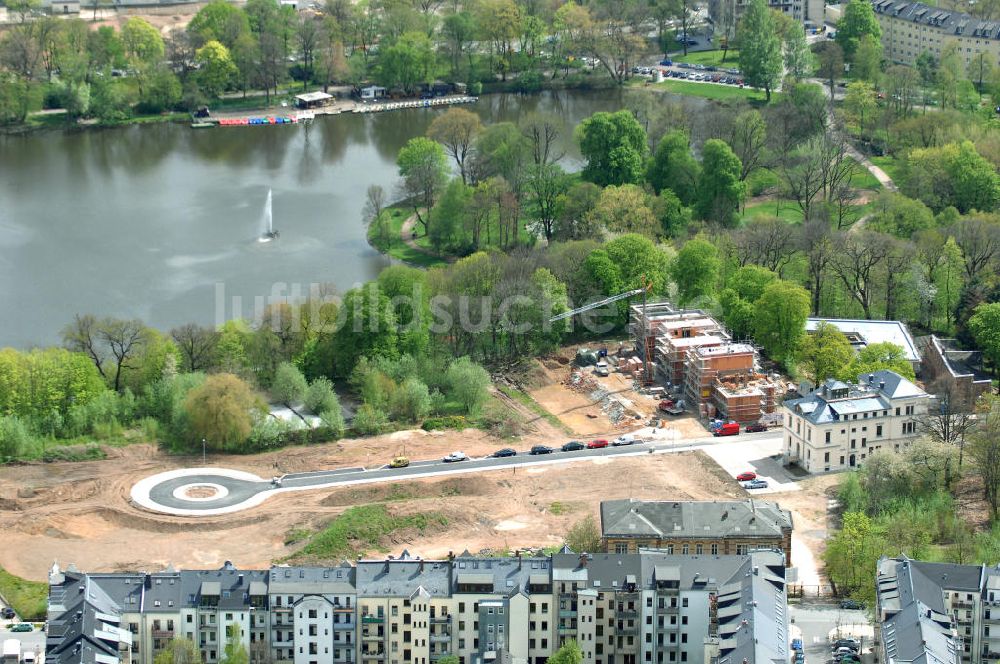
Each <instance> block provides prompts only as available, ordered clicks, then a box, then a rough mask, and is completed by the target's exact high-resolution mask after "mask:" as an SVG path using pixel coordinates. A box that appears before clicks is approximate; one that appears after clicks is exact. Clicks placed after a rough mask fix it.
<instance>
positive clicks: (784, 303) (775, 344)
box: [753, 280, 809, 362]
mask: <svg viewBox="0 0 1000 664" xmlns="http://www.w3.org/2000/svg"><path fill="white" fill-rule="evenodd" d="M808 317H809V291H807V290H806V289H805V288H802V287H801V286H799V285H798V284H793V283H791V282H788V281H781V280H778V281H774V282H771V283H770V284H768V285H767V287H766V288H764V292H763V293H761V296H760V298H759V299H758V300H757V301H756V302H754V315H753V329H754V338H755V339H756V340H757V343H759V344H760V345H761V346H763V347H764V350H765V351H766V352H767V354H768V355H769V356H770V357H771V358H772V359H774V360H778V361H781V362H787V361H788V360H790V359H791V357H792V355H793V354H794V353H795V351H796V350H798V348H799V344H800V343H801V341H802V337H803V336H804V335H805V332H806V318H808Z"/></svg>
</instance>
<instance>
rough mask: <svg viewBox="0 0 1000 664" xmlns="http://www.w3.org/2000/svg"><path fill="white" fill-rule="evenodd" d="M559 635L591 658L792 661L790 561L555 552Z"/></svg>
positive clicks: (603, 662) (606, 662) (766, 555)
mask: <svg viewBox="0 0 1000 664" xmlns="http://www.w3.org/2000/svg"><path fill="white" fill-rule="evenodd" d="M552 565H553V571H552V579H553V584H554V588H555V591H556V593H557V597H558V599H559V625H558V632H559V644H560V645H561V644H562V643H565V642H566V641H567V640H570V639H573V640H576V642H577V643H578V644H579V645H580V648H581V649H582V650H583V656H584V661H585V662H588V663H590V664H634V663H638V662H656V663H657V664H662V663H669V662H704V663H705V664H710V663H711V664H719V663H722V662H748V663H749V662H762V661H769V662H780V661H788V659H789V656H790V653H789V650H788V648H789V646H788V643H789V639H788V618H787V610H786V605H785V600H786V595H785V561H784V556H783V555H782V553H781V552H780V551H759V552H754V553H752V554H750V555H749V556H676V555H669V554H666V553H663V552H662V551H653V550H643V551H641V552H640V553H637V554H606V553H596V554H580V555H577V554H574V553H572V552H567V553H560V554H556V555H554V556H553V558H552Z"/></svg>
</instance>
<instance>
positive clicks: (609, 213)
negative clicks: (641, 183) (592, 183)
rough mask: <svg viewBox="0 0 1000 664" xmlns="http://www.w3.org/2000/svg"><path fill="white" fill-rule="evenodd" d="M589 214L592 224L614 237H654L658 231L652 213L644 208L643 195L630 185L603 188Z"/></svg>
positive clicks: (636, 187)
mask: <svg viewBox="0 0 1000 664" xmlns="http://www.w3.org/2000/svg"><path fill="white" fill-rule="evenodd" d="M589 214H590V218H591V221H592V223H594V224H599V225H600V226H602V227H604V228H606V229H607V230H608V231H610V232H611V233H614V234H618V233H639V234H640V235H646V236H649V237H655V236H656V233H657V231H658V230H659V228H658V227H659V223H658V221H657V219H656V217H655V216H654V215H653V211H652V210H650V209H649V208H648V207H647V206H646V194H645V192H643V190H642V189H640V188H639V187H638V186H636V185H634V184H623V185H621V186H620V187H616V186H614V185H610V186H607V187H605V188H604V189H603V190H602V191H601V197H600V198H599V199H598V200H597V205H595V206H594V209H593V210H591V211H590V213H589Z"/></svg>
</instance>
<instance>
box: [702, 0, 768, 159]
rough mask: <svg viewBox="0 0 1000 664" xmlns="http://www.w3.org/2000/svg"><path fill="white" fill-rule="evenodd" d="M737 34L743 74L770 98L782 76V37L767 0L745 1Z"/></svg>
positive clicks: (751, 83)
mask: <svg viewBox="0 0 1000 664" xmlns="http://www.w3.org/2000/svg"><path fill="white" fill-rule="evenodd" d="M736 38H737V40H738V41H739V44H740V71H742V72H743V78H744V79H745V80H746V82H747V83H748V84H749V85H752V86H753V87H755V88H764V94H765V96H766V97H767V101H771V90H772V89H774V88H775V87H777V85H778V82H779V81H780V80H781V69H782V65H783V63H782V60H781V41H780V40H779V39H778V34H777V32H776V31H775V26H774V18H773V17H772V16H771V11H770V9H768V7H767V2H766V0H750V2H748V3H747V4H746V8H745V9H744V10H743V18H742V19H741V20H740V25H739V30H738V31H737V36H736ZM706 170H707V167H706Z"/></svg>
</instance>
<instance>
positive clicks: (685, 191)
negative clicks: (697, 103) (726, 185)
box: [646, 129, 701, 205]
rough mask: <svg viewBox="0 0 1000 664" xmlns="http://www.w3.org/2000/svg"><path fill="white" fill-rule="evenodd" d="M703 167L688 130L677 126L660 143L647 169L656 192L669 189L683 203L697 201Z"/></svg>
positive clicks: (687, 203)
mask: <svg viewBox="0 0 1000 664" xmlns="http://www.w3.org/2000/svg"><path fill="white" fill-rule="evenodd" d="M700 174H701V168H700V166H699V165H698V162H697V161H695V158H694V155H693V154H691V142H690V140H689V139H688V135H687V133H686V132H684V131H682V130H679V129H675V130H673V131H670V132H667V133H666V134H665V135H664V136H663V138H661V139H660V142H659V143H657V145H656V151H655V152H654V153H653V158H652V160H650V162H649V167H648V168H647V169H646V181H647V182H649V184H650V185H652V187H653V191H655V192H656V193H658V194H659V193H661V192H662V191H663V190H664V189H669V190H671V191H673V192H674V194H676V195H677V198H678V199H680V201H681V203H683V204H684V205H691V204H692V203H694V201H695V195H696V192H697V185H698V178H699V176H700Z"/></svg>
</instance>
